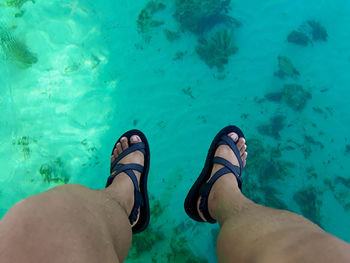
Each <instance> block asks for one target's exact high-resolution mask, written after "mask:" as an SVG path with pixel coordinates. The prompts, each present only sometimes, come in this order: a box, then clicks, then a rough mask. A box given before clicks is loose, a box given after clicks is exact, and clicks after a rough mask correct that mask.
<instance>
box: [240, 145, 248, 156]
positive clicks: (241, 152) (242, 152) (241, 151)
mask: <svg viewBox="0 0 350 263" xmlns="http://www.w3.org/2000/svg"><path fill="white" fill-rule="evenodd" d="M246 150H247V145H245V144H243V145H242V147H241V149H240V150H239V153H240V154H241V156H243V154H244V153H245V151H246Z"/></svg>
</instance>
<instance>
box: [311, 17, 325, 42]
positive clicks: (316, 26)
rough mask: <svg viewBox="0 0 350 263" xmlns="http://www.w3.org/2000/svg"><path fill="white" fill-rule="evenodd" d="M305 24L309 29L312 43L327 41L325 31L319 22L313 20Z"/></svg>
mask: <svg viewBox="0 0 350 263" xmlns="http://www.w3.org/2000/svg"><path fill="white" fill-rule="evenodd" d="M307 23H308V25H309V26H310V27H311V34H312V39H313V40H314V41H327V39H328V33H327V30H326V29H325V28H324V27H323V26H322V25H321V24H320V23H319V22H317V21H315V20H309V21H307Z"/></svg>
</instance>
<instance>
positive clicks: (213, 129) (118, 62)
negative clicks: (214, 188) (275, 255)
mask: <svg viewBox="0 0 350 263" xmlns="http://www.w3.org/2000/svg"><path fill="white" fill-rule="evenodd" d="M9 3H11V1H2V2H1V6H0V15H1V22H0V39H1V41H2V42H1V43H2V45H1V47H0V57H1V59H0V66H1V71H0V84H1V89H0V92H1V94H0V95H1V96H0V107H1V110H2V118H1V119H0V125H1V129H0V135H1V136H0V141H1V144H0V147H1V152H2V154H1V155H0V168H1V175H0V182H1V184H0V214H1V217H2V216H3V215H4V214H5V213H6V211H7V210H8V209H9V208H10V207H11V206H12V205H14V204H15V203H16V202H18V201H20V200H21V199H23V198H26V197H28V196H30V195H33V194H36V193H39V192H42V191H45V190H47V189H49V188H52V187H54V186H56V185H58V184H61V183H65V182H68V183H80V184H84V185H86V186H89V187H91V188H94V189H100V188H103V187H104V185H105V182H106V179H107V177H108V172H109V165H110V164H109V154H110V151H111V149H112V147H113V144H114V142H115V140H116V139H118V138H119V136H120V135H121V134H122V133H123V132H124V131H126V130H128V129H131V128H138V129H141V130H142V131H144V132H145V134H146V135H147V137H148V138H149V142H150V146H151V154H152V156H151V170H150V174H149V186H150V189H149V192H150V195H151V196H152V197H153V198H152V200H151V206H152V209H153V214H152V215H153V217H152V219H151V224H150V227H149V231H147V232H145V233H143V234H141V235H138V236H137V237H135V239H134V245H133V248H132V250H131V251H130V255H129V257H128V259H127V262H139V261H143V262H186V260H192V261H188V262H206V260H207V261H208V262H216V259H215V238H216V236H217V233H218V226H217V225H208V224H198V223H194V222H193V221H191V220H189V219H188V217H187V216H186V214H185V212H184V210H183V201H184V198H185V196H186V194H187V192H188V190H189V188H190V186H191V185H192V183H193V182H194V180H195V179H196V177H197V176H198V174H199V172H200V170H201V168H202V166H203V164H204V159H205V156H206V151H207V150H208V147H209V145H210V143H211V140H212V138H213V137H214V136H215V134H216V133H217V132H218V131H219V130H220V129H221V128H222V127H224V126H226V125H228V124H234V125H237V126H239V127H241V128H242V130H243V131H244V133H245V135H246V138H247V141H248V143H247V144H248V152H249V154H248V160H247V161H248V164H247V167H246V169H245V174H244V177H245V178H244V179H245V182H244V193H245V194H246V195H247V196H248V197H250V198H252V199H253V200H255V201H256V202H258V203H261V204H265V205H270V206H273V207H276V208H285V209H288V210H291V211H294V212H297V213H299V214H303V215H304V216H306V217H308V218H309V219H310V220H313V221H314V222H316V223H318V224H320V225H321V226H322V228H324V229H325V230H326V231H328V232H330V233H332V234H334V235H336V236H338V237H340V238H342V239H344V240H346V241H350V231H349V229H350V228H349V222H350V221H349V219H350V212H349V211H350V194H349V187H350V174H349V172H348V171H349V168H350V167H349V161H348V160H349V151H350V149H349V148H350V146H349V144H350V143H349V135H348V134H349V123H350V117H349V114H348V110H349V106H348V101H349V97H350V94H349V93H350V92H349V90H348V86H349V83H350V75H349V74H348V71H349V68H350V54H349V48H348V47H349V44H350V31H349V30H348V29H349V26H348V25H349V24H350V23H349V22H350V21H349V20H350V16H349V13H350V5H349V4H348V2H346V1H330V0H329V1H322V2H320V1H308V3H305V1H294V2H293V3H292V2H291V1H277V0H274V1H273V0H269V1H264V2H263V3H261V1H231V4H230V7H231V10H230V11H229V12H228V13H227V15H229V16H231V17H234V18H235V19H237V20H238V21H239V22H240V23H241V26H236V25H232V24H225V23H219V24H217V25H216V26H215V27H213V28H211V29H209V30H206V31H205V32H204V35H203V36H204V37H205V38H206V39H207V41H208V42H209V43H210V36H212V35H215V32H219V31H221V30H224V29H226V30H228V31H229V32H230V31H231V30H233V33H232V39H231V40H232V42H231V44H230V45H231V46H232V47H233V46H236V47H237V48H238V50H236V51H235V52H232V53H234V54H231V56H229V57H228V63H227V64H220V63H219V64H220V66H219V69H218V68H217V67H215V66H214V67H213V68H210V67H209V66H208V64H210V63H214V62H213V60H207V63H206V61H205V59H204V60H203V56H204V55H203V56H202V58H201V57H200V55H199V53H200V52H197V51H198V48H196V46H198V38H199V37H200V36H199V34H198V32H191V30H190V28H189V27H185V28H183V30H180V28H181V21H180V22H179V21H178V19H176V17H175V16H174V13H176V10H177V9H176V8H178V5H176V1H167V2H163V3H164V5H165V7H164V8H161V7H159V10H156V11H154V12H153V11H152V10H150V7H148V8H147V3H148V2H147V1H136V2H126V1H117V2H116V1H104V2H103V4H96V3H93V2H89V1H36V2H35V3H33V2H31V1H27V2H24V4H23V5H22V6H21V7H18V6H17V7H16V6H15V7H13V6H8V5H9ZM158 3H160V2H158ZM145 8H146V11H147V12H148V13H149V14H150V13H152V12H153V14H152V15H151V19H150V20H146V21H143V22H146V27H140V26H137V22H136V21H137V20H138V17H139V14H140V13H141V12H142V10H143V9H145ZM221 13H224V12H223V11H222V12H221ZM216 18H217V19H219V18H218V17H216ZM214 20H215V19H214ZM310 20H312V21H317V22H318V23H319V24H320V25H321V26H322V27H323V28H325V29H326V30H327V35H328V37H327V39H326V41H322V40H317V39H316V40H315V39H313V40H312V38H313V36H312V34H311V33H310V27H309V26H308V24H307V21H310ZM152 21H155V22H152ZM212 21H213V20H208V21H206V22H207V25H208V24H209V22H211V23H212ZM215 21H217V20H215ZM157 22H162V23H157ZM182 22H183V21H182ZM147 23H148V24H147ZM147 25H150V26H147ZM152 25H153V26H152ZM182 26H183V27H184V24H182ZM204 28H205V26H204ZM192 29H193V28H192ZM164 30H170V31H172V32H178V33H177V34H176V33H174V34H172V36H173V38H174V39H173V38H169V36H168V38H167V35H166V33H165V31H164ZM293 30H297V31H299V32H302V33H303V34H304V35H306V36H307V37H308V38H309V39H311V40H312V42H311V40H310V42H308V43H307V46H303V45H300V42H299V45H298V44H295V43H291V42H288V41H287V36H288V35H289V34H290V33H291V32H292V31H293ZM201 43H203V41H202V42H201ZM10 47H12V49H11V48H10ZM13 47H14V48H13ZM226 51H227V50H226ZM215 52H220V51H218V50H216V51H215ZM215 52H213V49H209V52H208V54H215ZM279 56H280V57H281V59H282V61H281V64H282V65H284V66H282V70H281V68H279V60H278V57H279ZM209 57H210V56H209ZM211 58H212V57H211ZM214 58H215V56H214ZM216 58H217V57H216ZM210 61H211V62H210ZM214 61H215V60H214ZM214 64H215V63H214ZM219 64H217V65H219ZM291 64H292V65H293V67H294V69H293V67H292V66H291ZM280 70H281V71H280ZM276 72H277V73H276ZM297 72H298V73H297ZM275 73H276V74H275ZM285 85H289V86H285ZM298 85H299V86H301V87H302V88H300V87H299V86H298Z"/></svg>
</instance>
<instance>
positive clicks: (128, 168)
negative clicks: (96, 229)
mask: <svg viewBox="0 0 350 263" xmlns="http://www.w3.org/2000/svg"><path fill="white" fill-rule="evenodd" d="M133 170H136V171H138V172H140V173H142V171H143V166H142V165H140V164H136V163H129V164H121V163H120V164H117V165H116V166H115V167H114V169H113V170H112V172H115V173H114V174H113V175H111V176H109V177H108V180H107V185H106V187H108V186H109V185H110V184H111V183H112V182H113V180H114V178H115V177H116V176H117V175H118V174H120V173H122V172H125V173H126V174H127V175H128V176H129V177H130V179H131V181H132V183H133V185H134V206H133V208H132V210H131V213H130V215H129V221H130V224H131V225H132V224H133V223H134V222H135V221H136V219H137V215H138V209H139V207H140V206H144V200H143V197H142V194H141V192H140V188H139V185H138V182H137V178H136V175H135V173H134V171H133Z"/></svg>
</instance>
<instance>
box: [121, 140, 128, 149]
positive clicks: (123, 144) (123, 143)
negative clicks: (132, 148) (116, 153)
mask: <svg viewBox="0 0 350 263" xmlns="http://www.w3.org/2000/svg"><path fill="white" fill-rule="evenodd" d="M120 142H121V144H122V149H123V151H125V150H126V149H128V148H129V144H128V138H126V137H122V138H121V139H120Z"/></svg>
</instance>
